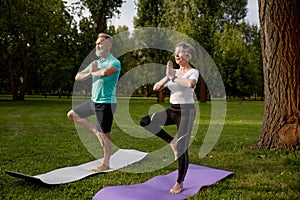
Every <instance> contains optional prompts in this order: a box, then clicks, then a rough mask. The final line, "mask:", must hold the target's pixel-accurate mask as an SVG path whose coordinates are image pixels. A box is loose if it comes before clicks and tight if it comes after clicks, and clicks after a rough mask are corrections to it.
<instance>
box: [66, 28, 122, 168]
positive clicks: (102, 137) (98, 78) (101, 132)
mask: <svg viewBox="0 0 300 200" xmlns="http://www.w3.org/2000/svg"><path fill="white" fill-rule="evenodd" d="M111 47H112V37H111V36H110V35H108V34H105V33H100V34H99V35H98V38H97V41H96V55H97V56H98V57H99V59H98V60H94V61H93V62H92V63H91V64H90V65H89V66H87V67H86V68H85V69H84V70H82V71H80V72H78V73H77V75H76V77H75V80H76V81H83V80H86V79H87V78H89V77H92V97H91V99H90V100H89V101H87V102H84V103H82V104H80V105H78V106H77V107H75V108H74V109H72V110H71V111H69V112H68V114H67V116H68V118H69V119H70V120H72V121H74V122H75V123H77V124H79V125H81V126H83V127H86V128H88V129H89V130H91V131H92V132H93V133H94V134H95V135H96V136H97V137H98V139H99V141H100V143H101V145H102V147H103V151H104V159H103V162H102V163H101V164H100V165H99V166H97V167H95V168H93V169H91V171H94V172H100V171H105V170H108V169H109V168H110V165H109V160H110V156H111V153H112V143H111V136H110V133H111V127H112V121H113V114H114V112H115V110H116V106H117V99H116V85H117V82H118V78H119V75H120V71H121V63H120V61H119V60H118V59H117V58H115V57H114V56H113V55H112V54H111V51H110V49H111ZM91 115H96V118H97V124H96V125H94V124H93V123H92V122H91V121H90V120H89V119H88V117H89V116H91Z"/></svg>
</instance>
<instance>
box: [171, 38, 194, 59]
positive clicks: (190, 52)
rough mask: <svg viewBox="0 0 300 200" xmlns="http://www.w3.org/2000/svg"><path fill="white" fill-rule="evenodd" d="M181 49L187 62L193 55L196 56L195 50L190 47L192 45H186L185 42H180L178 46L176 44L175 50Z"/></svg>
mask: <svg viewBox="0 0 300 200" xmlns="http://www.w3.org/2000/svg"><path fill="white" fill-rule="evenodd" d="M176 48H177V49H182V50H183V51H184V52H186V55H185V57H186V58H187V59H188V61H189V62H190V61H191V60H192V59H193V58H194V56H195V54H196V50H195V49H194V47H192V45H190V44H188V43H186V42H180V43H178V44H176V46H175V49H176Z"/></svg>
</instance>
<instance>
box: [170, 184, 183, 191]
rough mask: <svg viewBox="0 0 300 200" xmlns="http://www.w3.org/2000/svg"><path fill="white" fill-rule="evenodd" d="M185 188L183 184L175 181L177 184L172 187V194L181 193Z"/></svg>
mask: <svg viewBox="0 0 300 200" xmlns="http://www.w3.org/2000/svg"><path fill="white" fill-rule="evenodd" d="M182 190H183V185H182V184H180V183H177V182H176V183H175V185H174V186H173V187H172V188H171V189H170V191H169V193H170V194H179V193H180V192H181V191H182Z"/></svg>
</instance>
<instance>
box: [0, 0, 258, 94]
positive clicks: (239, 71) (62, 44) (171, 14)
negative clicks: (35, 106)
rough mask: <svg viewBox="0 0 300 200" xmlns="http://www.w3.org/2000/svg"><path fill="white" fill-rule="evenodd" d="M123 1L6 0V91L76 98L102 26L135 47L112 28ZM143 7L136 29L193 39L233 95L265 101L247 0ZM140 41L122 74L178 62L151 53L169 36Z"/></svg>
mask: <svg viewBox="0 0 300 200" xmlns="http://www.w3.org/2000/svg"><path fill="white" fill-rule="evenodd" d="M122 3H123V1H122V0H118V1H108V0H105V1H100V0H99V1H94V0H82V1H80V2H78V3H74V4H72V6H70V7H66V6H65V5H64V3H63V1H61V0H50V1H46V0H41V1H36V0H34V1H25V0H19V1H5V0H3V1H1V5H2V6H1V8H0V26H1V28H2V31H1V33H0V47H1V48H0V53H1V57H0V64H1V67H2V70H1V71H0V93H11V94H12V95H13V99H14V100H24V95H25V94H44V95H49V94H50V95H68V96H69V95H71V92H72V88H73V83H74V77H75V74H76V72H77V71H78V69H79V67H80V66H84V65H87V64H88V63H87V61H85V62H84V60H85V58H86V57H87V55H88V54H89V53H90V52H91V51H92V50H93V49H94V47H95V39H96V34H95V25H97V26H96V32H100V31H101V32H103V31H105V32H107V33H109V34H111V35H116V34H118V33H121V32H122V33H124V34H123V35H122V36H123V37H125V38H126V40H127V41H129V43H130V41H132V42H133V40H132V39H131V38H130V37H131V35H130V34H129V32H128V27H126V26H123V27H114V26H109V27H107V20H108V19H111V18H112V17H113V16H118V15H119V14H120V11H119V8H120V6H121V5H122ZM136 3H137V4H136V5H137V11H138V12H137V16H136V18H135V19H134V25H135V28H139V27H147V26H151V27H160V28H168V29H172V30H176V31H178V32H181V33H183V34H185V35H187V36H189V37H191V38H193V39H194V40H196V41H197V42H199V44H201V45H202V46H203V47H204V48H205V50H206V51H207V52H208V53H209V54H210V55H211V56H212V57H213V59H214V61H215V63H216V64H217V66H218V67H219V70H220V71H221V73H222V76H223V78H224V82H225V86H226V90H227V91H228V94H229V95H230V96H236V97H241V98H243V97H246V96H249V95H257V96H263V77H262V67H261V63H262V62H261V49H260V43H259V40H260V38H259V30H258V27H257V26H251V25H249V24H246V23H244V22H243V21H242V20H243V18H244V17H245V15H246V4H247V1H246V0H242V1H238V0H212V1H207V0H197V1H196V0H175V1H174V0H172V1H171V0H163V1H152V0H151V1H150V0H139V1H137V2H136ZM84 6H85V7H86V8H87V9H88V10H89V11H90V12H91V16H90V17H82V12H83V9H84ZM74 14H76V15H78V16H80V17H81V20H80V21H79V22H77V21H75V19H74V17H73V15H74ZM125 33H126V34H127V33H128V35H127V36H125ZM139 33H141V32H139ZM231 33H232V35H230V34H231ZM133 37H134V38H135V43H136V44H129V45H133V47H134V48H135V50H132V51H131V52H126V54H125V55H120V60H121V62H122V72H121V75H124V74H125V73H126V72H128V71H129V70H131V69H132V68H134V67H137V66H139V65H144V64H147V63H160V64H165V63H166V62H167V60H169V59H172V56H171V55H170V53H169V52H165V51H161V50H156V49H149V48H147V47H149V46H151V45H153V44H154V43H155V42H156V43H159V42H160V39H161V38H164V39H165V38H166V37H165V36H164V35H157V34H156V33H152V34H150V35H148V36H147V38H148V39H147V43H145V41H142V39H141V40H140V41H139V39H140V38H143V37H142V36H138V35H137V33H133ZM169 40H170V41H168V42H166V43H168V44H173V43H174V41H173V38H172V37H169ZM137 41H138V42H137ZM172 42H173V43H172ZM133 43H134V42H133ZM114 45H115V46H116V47H115V49H117V48H120V49H124V46H125V47H126V45H128V44H123V43H122V42H121V43H119V44H118V42H115V43H114ZM143 45H144V46H143ZM174 45H175V44H174ZM154 46H155V45H154ZM143 47H145V48H143ZM156 74H157V73H156ZM207 76H208V77H209V74H208V75H207ZM144 78H147V77H144ZM149 88H150V89H149ZM151 88H152V87H151V85H146V86H145V87H144V88H140V89H138V90H139V92H137V94H139V95H146V96H148V95H149V94H151V93H152V91H151ZM198 96H199V95H198Z"/></svg>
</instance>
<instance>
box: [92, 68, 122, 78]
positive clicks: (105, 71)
mask: <svg viewBox="0 0 300 200" xmlns="http://www.w3.org/2000/svg"><path fill="white" fill-rule="evenodd" d="M116 71H117V69H116V68H115V67H114V66H109V67H107V68H105V69H101V70H96V71H92V72H91V75H92V76H96V77H103V76H110V75H113V74H114V73H116Z"/></svg>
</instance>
